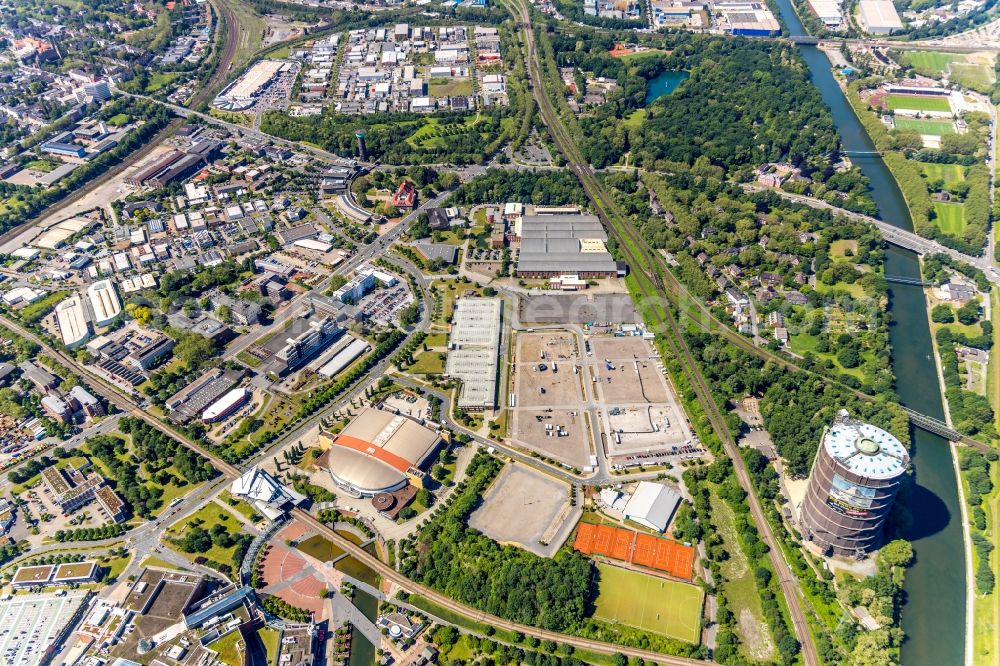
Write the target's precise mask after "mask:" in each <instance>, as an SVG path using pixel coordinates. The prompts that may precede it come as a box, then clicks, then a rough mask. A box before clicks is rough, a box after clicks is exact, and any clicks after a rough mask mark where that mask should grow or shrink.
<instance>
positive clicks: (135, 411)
mask: <svg viewBox="0 0 1000 666" xmlns="http://www.w3.org/2000/svg"><path fill="white" fill-rule="evenodd" d="M0 325H2V326H5V327H7V328H9V329H10V330H11V331H14V332H16V333H17V334H18V335H21V336H22V337H24V338H25V339H26V340H30V341H31V342H34V343H35V344H37V345H38V346H39V347H41V349H42V351H43V352H44V353H45V354H47V355H49V356H51V357H53V358H54V359H56V360H58V362H59V363H61V364H62V365H64V366H65V367H67V368H70V369H72V370H73V371H74V372H76V373H78V374H80V375H81V376H85V377H88V378H90V379H91V380H93V381H91V382H90V383H89V386H91V387H92V388H94V389H95V390H96V391H97V392H98V393H100V394H101V395H102V396H104V398H105V399H106V400H108V402H110V403H111V404H113V405H115V407H117V408H118V409H119V410H121V411H122V412H124V413H126V414H130V415H132V416H135V417H136V418H140V419H142V420H143V421H145V422H147V423H149V424H150V425H151V426H153V427H154V428H156V429H158V430H160V431H161V432H163V433H164V434H166V435H168V436H169V437H172V438H174V439H176V440H177V441H179V442H181V443H182V444H183V445H184V446H186V447H188V448H189V449H191V450H192V451H195V452H197V453H199V454H200V455H202V456H204V457H205V458H206V459H208V460H210V461H211V462H212V464H213V465H214V466H215V468H216V469H217V470H219V472H221V473H222V474H223V475H224V476H226V477H228V478H230V479H234V480H235V479H237V478H239V477H240V476H241V475H242V474H243V470H241V469H240V468H238V467H236V466H235V465H232V464H230V463H227V462H226V461H224V460H222V459H221V458H219V457H218V456H216V455H215V454H214V453H212V452H211V451H209V450H208V449H207V448H205V447H203V446H202V445H201V444H199V443H197V442H195V441H194V440H192V439H191V438H189V437H187V436H186V435H183V434H181V433H179V432H176V431H174V430H172V429H170V428H168V427H167V426H165V425H163V423H161V422H160V420H159V419H157V418H156V417H154V416H153V415H151V414H149V413H148V412H147V411H145V410H143V409H141V408H140V407H139V406H138V405H136V404H135V403H134V402H133V401H132V400H131V399H130V398H127V397H125V396H124V395H122V394H121V393H119V392H117V391H115V390H113V389H111V388H110V387H108V386H107V385H105V384H104V383H103V381H101V380H100V378H98V377H97V376H96V375H94V374H93V373H92V372H90V371H89V370H87V369H86V368H85V367H83V366H82V365H80V364H79V363H77V361H76V360H75V359H73V358H71V357H70V356H68V355H66V354H64V353H63V352H61V351H59V350H57V349H55V348H53V347H51V346H49V345H48V344H47V343H46V342H45V340H43V339H41V338H40V337H38V336H37V335H35V334H34V333H32V332H31V331H29V330H27V329H25V328H23V327H22V326H21V325H20V324H18V323H17V322H14V321H12V320H10V319H8V318H7V317H5V316H3V315H0ZM291 516H292V518H293V519H294V520H297V521H299V522H301V523H302V524H304V525H306V526H308V527H309V528H310V529H311V530H313V531H314V532H316V533H317V534H319V535H321V536H323V537H325V538H327V539H329V540H330V541H331V542H332V543H333V544H334V545H336V546H337V547H339V548H341V549H343V550H344V551H345V552H346V553H348V554H349V555H351V556H352V557H354V558H355V559H357V560H358V561H359V562H361V563H362V564H364V565H365V566H367V567H369V568H371V569H372V570H373V571H375V572H376V573H378V574H379V575H380V576H382V577H383V578H384V579H386V580H388V581H390V582H391V583H393V584H395V585H397V586H398V587H399V588H401V589H403V590H405V591H407V592H410V593H413V594H417V595H419V596H421V597H424V598H426V599H429V600H430V601H432V602H433V603H435V604H437V605H438V606H441V607H442V608H445V609H447V610H449V611H451V612H453V613H457V614H459V615H461V616H463V617H466V618H470V619H473V620H475V621H477V622H480V623H483V624H487V625H491V626H494V627H500V628H503V629H506V630H508V631H516V632H520V633H521V634H523V635H525V636H532V637H534V638H537V639H539V640H551V641H555V642H557V643H563V644H566V645H572V646H573V647H574V648H579V649H584V650H592V651H594V652H600V653H602V654H614V653H616V652H619V653H621V654H624V655H626V656H628V657H638V658H641V659H644V660H646V661H647V662H652V663H657V664H664V665H666V666H703V665H704V664H705V663H706V662H704V661H702V660H699V659H691V658H687V657H675V656H672V655H667V654H662V653H659V652H654V651H652V650H643V649H640V648H632V647H627V646H624V645H614V644H611V643H604V642H601V641H596V640H593V639H589V638H580V637H578V636H570V635H568V634H562V633H558V632H555V631H548V630H545V629H539V628H537V627H532V626H529V625H524V624H519V623H517V622H511V621H509V620H505V619H503V618H501V617H497V616H495V615H491V614H489V613H486V612H484V611H481V610H478V609H476V608H472V607H471V606H467V605H465V604H463V603H461V602H458V601H455V600H454V599H452V598H450V597H448V596H446V595H444V594H441V593H440V592H437V591H436V590H433V589H431V588H429V587H426V586H424V585H421V584H420V583H417V582H415V581H413V580H410V579H409V578H407V577H406V576H404V575H403V574H401V573H400V572H398V571H396V570H395V569H393V568H392V567H390V566H389V565H387V564H385V563H384V562H382V561H381V560H380V559H378V558H377V557H376V556H374V555H372V554H371V553H369V552H367V551H366V550H364V549H363V548H361V547H360V546H358V545H357V544H355V543H354V542H353V541H348V540H347V539H345V538H344V537H343V536H341V535H340V534H338V533H337V532H336V531H334V529H333V528H332V527H330V526H328V525H326V524H325V523H322V522H320V521H319V520H318V519H316V518H315V517H314V516H312V515H311V514H309V513H308V512H306V511H304V510H303V509H294V510H292V512H291Z"/></svg>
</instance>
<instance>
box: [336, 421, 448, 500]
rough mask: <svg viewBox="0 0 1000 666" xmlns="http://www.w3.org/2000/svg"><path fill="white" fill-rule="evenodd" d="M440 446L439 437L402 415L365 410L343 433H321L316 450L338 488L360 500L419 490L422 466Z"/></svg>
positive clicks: (421, 479) (422, 475)
mask: <svg viewBox="0 0 1000 666" xmlns="http://www.w3.org/2000/svg"><path fill="white" fill-rule="evenodd" d="M440 443H441V437H440V436H439V435H438V433H437V432H435V431H434V430H431V429H430V428H427V427H425V426H423V425H421V424H420V423H418V422H417V421H415V420H413V419H411V418H409V417H407V416H404V415H402V414H394V413H392V412H388V411H383V410H380V409H371V408H369V409H365V410H364V411H362V412H361V413H359V414H358V415H357V416H356V417H355V418H354V420H352V421H351V422H350V423H349V424H348V425H347V427H345V428H344V429H343V430H342V431H341V432H339V433H337V434H334V433H329V432H321V433H320V436H319V446H320V448H321V449H323V450H324V453H325V455H326V458H327V469H328V470H329V472H330V476H332V477H333V480H334V482H335V483H336V484H337V486H338V487H340V488H341V489H343V490H345V491H347V492H348V493H350V494H352V495H355V496H358V497H370V496H372V495H377V494H379V493H391V492H393V491H395V490H399V489H401V488H404V487H405V486H406V485H407V484H410V483H412V484H413V485H414V486H417V487H418V488H422V487H423V478H424V471H423V469H424V467H425V465H426V463H427V462H428V461H429V460H430V459H431V458H432V457H433V455H434V453H435V452H436V451H437V448H438V446H439V445H440Z"/></svg>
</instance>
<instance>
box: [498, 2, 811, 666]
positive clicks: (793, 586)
mask: <svg viewBox="0 0 1000 666" xmlns="http://www.w3.org/2000/svg"><path fill="white" fill-rule="evenodd" d="M502 4H504V6H505V7H506V8H507V9H508V11H510V12H511V14H512V15H513V16H515V17H516V19H517V20H518V21H519V23H520V26H521V28H522V30H523V33H524V40H525V46H526V49H527V61H528V72H529V75H530V79H531V88H532V89H533V90H534V93H535V95H534V96H535V99H536V100H537V101H538V105H539V110H540V111H541V115H542V119H543V120H544V121H545V124H546V125H547V126H548V128H549V131H550V132H552V135H553V139H554V141H555V143H556V145H557V146H558V147H559V149H560V151H561V152H562V153H563V155H564V156H565V157H566V160H567V163H568V164H569V167H570V169H571V170H572V171H573V173H575V174H576V175H577V177H578V178H579V179H580V182H581V183H582V184H583V187H584V190H585V191H586V192H587V196H588V198H589V199H590V201H591V203H592V205H593V207H594V210H595V212H597V214H598V216H599V217H600V218H601V221H602V222H603V223H604V225H605V227H606V228H607V229H608V231H609V232H610V233H611V236H612V237H613V238H614V239H615V240H616V241H617V243H618V245H619V247H620V248H621V249H622V251H623V253H624V254H625V256H626V258H627V259H628V261H629V265H630V267H631V268H632V269H633V270H638V271H640V272H641V273H642V276H643V278H644V280H642V279H640V280H638V281H637V282H638V284H639V288H640V291H641V292H642V296H643V298H645V299H647V300H648V304H650V305H652V307H649V308H648V309H649V311H650V312H651V313H652V315H653V317H654V318H655V319H656V322H655V323H656V324H658V328H659V332H660V333H662V334H664V337H665V339H666V342H667V344H668V346H669V348H670V351H671V352H672V353H673V355H674V357H675V358H677V360H678V361H679V362H680V363H681V366H682V369H683V372H684V374H685V376H686V377H687V379H688V381H689V382H690V383H691V386H692V388H693V389H694V391H695V394H696V395H697V398H698V402H699V404H700V405H701V407H702V409H704V410H705V414H706V416H707V417H708V419H709V422H710V424H711V426H712V429H713V430H714V431H715V433H716V435H717V436H718V437H719V440H720V441H721V442H722V443H723V447H724V449H725V451H726V454H727V455H728V456H729V457H730V458H731V459H732V462H733V467H734V471H735V473H736V478H737V480H738V481H739V483H740V485H741V487H742V488H743V489H744V490H745V491H746V492H747V501H748V503H749V505H750V512H751V515H752V516H753V519H754V522H755V524H756V525H757V528H758V531H759V532H760V536H761V539H762V540H763V541H764V543H766V544H767V545H768V548H769V552H768V556H769V559H770V561H771V565H772V566H773V568H774V570H775V572H776V573H777V579H778V583H779V586H780V587H781V590H782V593H783V594H784V596H785V600H786V603H787V604H788V609H789V614H790V616H791V620H792V630H793V632H794V634H795V637H796V638H797V640H798V642H799V644H800V645H801V650H802V656H803V661H804V663H805V664H806V666H818V665H819V663H820V662H819V657H818V655H817V653H816V648H815V646H814V645H813V642H812V639H811V635H810V633H809V625H808V622H807V619H806V615H805V612H804V610H803V608H802V603H801V597H800V595H801V591H800V590H799V586H798V581H797V579H796V578H795V576H794V575H793V574H792V572H791V568H790V567H789V566H788V563H787V562H786V561H785V560H784V557H783V556H782V554H781V549H780V547H779V546H778V542H777V540H776V538H775V536H774V534H773V532H772V530H771V526H770V524H769V523H768V521H767V517H766V515H765V513H764V509H763V506H762V505H761V503H760V500H759V499H758V498H757V495H756V493H755V491H754V488H753V485H752V483H751V479H750V475H749V472H748V471H747V469H746V465H745V463H744V461H743V457H742V456H741V455H740V453H739V450H738V447H737V446H736V442H735V441H734V440H733V438H732V435H731V434H730V432H729V428H728V426H727V425H726V422H725V419H724V418H723V416H722V413H721V412H720V410H719V408H718V405H716V403H715V399H714V397H713V395H712V392H711V389H710V387H709V386H708V383H707V382H706V380H705V378H704V376H703V375H702V373H701V371H700V369H699V368H698V364H697V362H696V361H695V359H694V356H693V355H692V353H691V350H690V348H689V347H688V346H687V344H686V342H685V340H684V336H683V332H682V331H681V328H680V325H679V324H678V322H677V320H676V318H675V317H674V315H673V314H672V312H671V311H670V307H669V305H667V304H664V303H663V299H662V297H661V294H667V295H672V296H673V298H674V299H676V298H677V297H678V295H679V294H680V293H682V291H681V288H680V284H679V282H677V281H676V279H671V278H672V277H673V276H672V275H670V272H669V271H667V270H665V268H664V267H663V265H662V262H661V261H659V260H658V258H657V257H656V256H655V255H654V253H652V252H651V251H650V250H649V248H648V247H647V246H646V244H645V242H644V241H643V239H642V238H640V237H639V234H638V232H637V231H636V230H635V229H634V228H633V227H631V225H629V224H628V223H627V222H625V218H624V216H623V215H621V214H620V213H619V212H618V211H616V210H615V204H614V199H613V198H612V197H611V196H610V194H609V193H608V192H607V191H606V190H605V189H604V187H603V185H602V184H601V183H600V181H598V179H597V176H596V175H595V173H594V171H593V169H592V168H591V167H590V165H589V164H588V163H587V162H586V160H584V159H583V157H582V155H581V154H580V152H579V150H578V149H577V147H576V145H575V143H574V141H573V139H572V137H571V136H570V134H569V132H568V130H567V129H566V127H565V125H564V124H563V122H562V120H561V119H560V118H559V116H558V113H557V112H556V110H555V108H554V107H553V105H552V102H551V100H550V99H549V98H548V96H547V94H546V91H545V87H544V84H543V76H542V69H541V61H540V59H539V57H538V52H537V47H536V44H535V39H534V30H533V28H532V26H531V12H530V9H529V8H528V7H527V5H526V4H525V3H524V2H523V0H502ZM667 276H669V277H667ZM654 289H655V292H654ZM713 319H714V317H712V318H709V319H708V320H707V321H709V322H711V321H712V320H713ZM722 328H723V330H724V331H728V327H725V326H723V327H722ZM716 332H720V331H716ZM726 337H727V338H729V337H730V336H728V335H727V336H726ZM740 337H741V338H742V336H740ZM741 343H742V344H740V346H741V347H744V348H745V345H746V344H750V345H751V346H753V345H752V343H750V342H749V341H747V340H743V339H741ZM782 365H783V366H787V365H792V366H793V367H795V368H796V369H798V368H797V366H794V364H791V363H790V362H788V361H784V362H782Z"/></svg>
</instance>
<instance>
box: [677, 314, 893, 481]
mask: <svg viewBox="0 0 1000 666" xmlns="http://www.w3.org/2000/svg"><path fill="white" fill-rule="evenodd" d="M688 340H689V345H690V346H691V348H692V352H694V353H695V355H696V356H697V357H698V359H699V361H700V362H701V367H702V369H703V371H704V372H705V375H706V377H707V378H708V379H710V380H711V381H712V382H713V384H714V385H716V386H717V387H718V389H717V390H718V391H719V392H720V393H721V394H722V395H724V396H725V398H726V399H739V398H742V397H743V396H746V395H756V396H760V397H761V405H760V411H761V415H762V416H763V417H764V425H765V427H766V428H767V430H768V432H769V433H770V434H771V438H772V440H773V441H774V443H775V445H776V446H777V449H778V452H779V453H780V454H781V456H782V458H783V459H784V460H785V461H786V463H787V469H788V471H789V473H790V474H793V475H805V474H807V473H808V472H809V468H810V467H811V465H812V460H813V456H814V455H815V454H816V449H817V448H818V447H819V442H820V438H821V436H822V433H823V428H825V427H827V426H829V425H830V423H832V422H833V420H834V418H835V417H836V415H837V412H838V411H839V410H841V409H846V410H848V411H849V412H850V413H851V414H852V415H853V416H854V417H855V418H859V419H862V420H864V421H867V422H869V423H873V424H874V425H877V426H879V427H881V428H885V429H887V430H889V431H890V432H892V433H894V434H895V435H896V436H898V437H900V439H901V441H904V442H906V441H909V437H908V434H907V433H908V432H909V421H908V420H907V417H906V414H905V413H904V412H902V410H900V409H899V408H898V407H895V406H892V405H890V404H889V403H884V404H883V403H882V402H867V401H864V400H862V399H861V398H859V397H858V396H857V395H855V394H854V393H852V392H850V391H848V390H846V389H843V388H840V387H839V386H836V385H833V384H830V383H829V382H828V381H825V380H823V379H821V378H818V377H815V376H811V375H808V374H806V373H804V372H788V371H787V370H785V369H783V368H780V367H778V366H776V365H774V364H771V363H766V362H764V361H763V360H761V359H760V358H759V357H757V356H752V355H750V354H748V353H747V352H744V351H742V350H739V349H736V348H734V347H732V346H731V345H729V344H727V343H725V342H724V341H721V340H719V339H718V338H716V337H714V336H711V335H708V334H704V333H692V334H690V335H689V336H688Z"/></svg>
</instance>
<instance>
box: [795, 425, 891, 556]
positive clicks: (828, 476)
mask: <svg viewBox="0 0 1000 666" xmlns="http://www.w3.org/2000/svg"><path fill="white" fill-rule="evenodd" d="M909 464H910V456H909V454H908V453H907V451H906V447H904V446H903V445H902V443H900V441H899V440H898V439H896V438H895V437H893V436H892V435H890V434H889V433H887V432H886V431H885V430H882V429H881V428H876V427H875V426H873V425H871V424H868V423H862V422H860V421H854V420H851V419H850V418H849V417H848V415H847V412H845V411H842V412H841V413H840V416H839V418H838V419H837V420H836V421H835V422H834V424H833V426H832V427H830V428H827V429H826V430H825V431H824V432H823V440H822V442H821V443H820V447H819V452H818V453H817V454H816V460H815V461H813V468H812V473H811V474H810V476H809V486H808V488H807V489H806V496H805V500H803V502H802V506H801V511H800V522H801V527H802V538H803V539H805V540H806V541H807V542H808V541H811V542H812V543H814V544H815V545H816V546H818V547H819V549H820V551H822V552H823V553H824V554H828V555H829V554H832V555H839V556H842V557H859V558H860V557H862V556H863V555H864V554H865V553H869V552H871V551H873V550H875V549H877V548H878V547H879V546H881V545H882V528H883V525H884V523H885V518H886V516H887V515H888V514H889V511H890V510H891V509H892V503H893V501H894V500H895V499H896V492H897V491H898V490H899V484H900V482H901V481H902V478H903V475H904V474H905V473H906V469H907V467H908V466H909Z"/></svg>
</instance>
